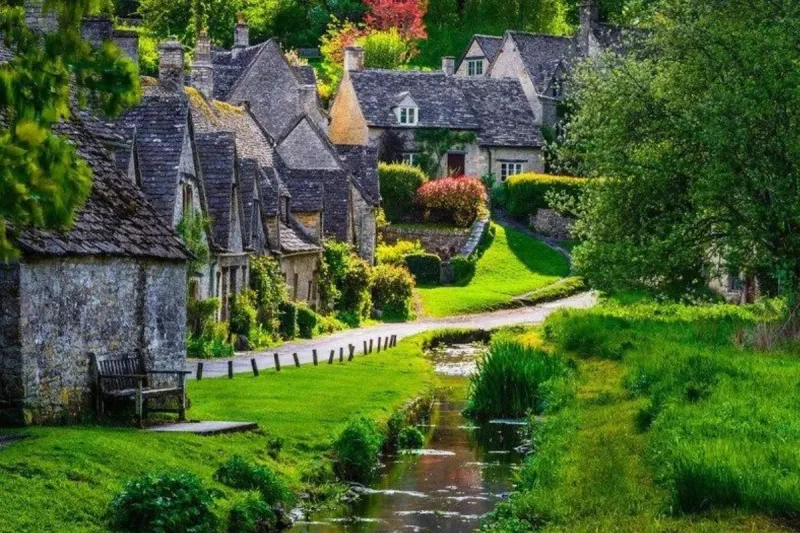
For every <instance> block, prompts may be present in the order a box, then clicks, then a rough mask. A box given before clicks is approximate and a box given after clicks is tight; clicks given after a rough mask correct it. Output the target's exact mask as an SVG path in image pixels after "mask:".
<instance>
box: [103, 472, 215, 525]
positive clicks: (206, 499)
mask: <svg viewBox="0 0 800 533" xmlns="http://www.w3.org/2000/svg"><path fill="white" fill-rule="evenodd" d="M211 506H212V496H211V493H210V492H209V491H208V490H206V489H205V487H203V484H202V482H201V481H200V479H199V478H197V476H195V475H193V474H189V473H164V474H150V475H147V476H144V477H141V478H138V479H134V480H131V481H129V482H128V483H127V484H126V485H125V488H124V489H122V492H121V493H119V494H118V495H117V496H116V497H115V498H114V499H113V500H112V501H111V507H110V514H111V522H112V524H113V526H114V527H115V528H116V529H118V530H121V531H136V532H138V531H153V532H158V533H171V532H175V533H179V532H184V531H192V532H197V533H204V532H212V531H215V530H216V526H217V524H216V517H215V516H214V513H213V512H212V511H211Z"/></svg>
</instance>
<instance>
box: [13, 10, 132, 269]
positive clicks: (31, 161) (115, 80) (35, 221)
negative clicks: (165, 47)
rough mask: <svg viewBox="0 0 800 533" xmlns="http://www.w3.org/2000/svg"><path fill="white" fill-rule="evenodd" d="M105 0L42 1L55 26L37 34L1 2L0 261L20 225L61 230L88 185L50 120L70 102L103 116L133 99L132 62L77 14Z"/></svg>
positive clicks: (87, 175) (85, 171) (87, 174)
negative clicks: (87, 29) (94, 41)
mask: <svg viewBox="0 0 800 533" xmlns="http://www.w3.org/2000/svg"><path fill="white" fill-rule="evenodd" d="M102 7H107V6H106V5H105V4H104V3H101V2H96V1H92V0H78V1H76V0H69V1H67V0H47V1H46V2H45V3H44V9H45V11H47V12H52V13H54V14H55V15H56V17H57V21H58V31H56V32H52V33H49V34H47V35H44V36H41V35H39V34H37V33H35V32H33V31H31V30H30V29H29V28H28V27H27V25H26V23H25V12H24V10H23V8H21V7H10V6H8V5H5V6H4V7H0V35H2V39H3V44H4V45H5V46H6V47H7V48H8V49H10V50H12V51H13V52H14V56H13V58H12V59H11V60H10V61H8V62H7V63H3V64H0V109H2V111H1V112H0V260H8V259H9V258H13V257H16V256H17V255H18V253H19V252H18V250H17V249H16V248H15V246H14V244H13V242H12V241H13V233H14V232H15V231H18V230H19V229H21V228H22V227H29V228H43V229H66V228H68V227H69V226H70V224H71V223H72V221H73V217H74V213H75V211H76V210H77V209H78V208H80V207H81V206H82V205H83V203H84V201H85V200H86V198H87V197H88V195H89V192H90V190H91V182H92V174H91V170H90V169H89V166H88V165H87V164H86V163H85V162H84V161H83V160H82V159H81V158H80V156H79V155H78V153H77V151H76V149H75V147H74V145H73V144H72V143H70V142H69V140H68V139H66V138H65V137H63V136H61V135H59V134H58V133H56V132H54V131H53V129H52V128H53V126H54V125H56V124H57V123H59V122H61V121H65V120H68V119H69V117H70V115H71V108H72V107H74V106H78V107H87V106H90V107H92V108H93V109H96V110H99V111H102V112H104V113H105V114H107V115H114V114H118V113H120V112H121V111H122V110H123V109H124V108H125V107H127V106H129V105H132V104H134V103H136V101H137V100H138V97H139V78H138V71H137V69H136V66H135V65H134V64H133V63H132V62H131V61H130V60H129V59H128V58H127V57H125V56H124V54H123V53H122V52H121V51H120V50H119V48H117V47H116V46H114V45H112V44H110V43H105V44H103V45H101V46H99V47H96V48H95V47H92V46H91V45H90V44H89V43H87V42H85V41H84V40H83V39H82V37H81V20H82V17H83V16H84V15H85V14H89V13H93V12H97V10H99V9H100V8H102Z"/></svg>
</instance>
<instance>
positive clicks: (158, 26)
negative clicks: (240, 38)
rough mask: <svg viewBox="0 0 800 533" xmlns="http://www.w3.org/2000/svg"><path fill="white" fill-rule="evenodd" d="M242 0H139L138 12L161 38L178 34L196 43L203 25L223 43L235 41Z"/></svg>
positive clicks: (215, 39) (183, 39)
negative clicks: (236, 24) (237, 16)
mask: <svg viewBox="0 0 800 533" xmlns="http://www.w3.org/2000/svg"><path fill="white" fill-rule="evenodd" d="M243 7H244V6H243V2H242V1H241V0H170V1H169V2H164V1H163V0H139V9H138V11H137V12H138V13H139V15H141V17H142V20H143V22H144V25H145V27H147V29H148V30H150V31H151V32H153V34H154V35H155V36H157V37H158V38H160V39H167V38H171V37H175V38H177V39H179V40H180V41H181V42H183V43H185V44H187V45H193V44H194V42H195V40H196V38H197V34H198V32H199V31H200V28H205V29H206V30H207V31H208V35H209V37H211V39H212V40H213V41H214V42H216V43H219V44H221V45H223V46H231V45H232V44H233V25H234V24H235V23H236V13H237V12H239V11H241V10H242V9H243Z"/></svg>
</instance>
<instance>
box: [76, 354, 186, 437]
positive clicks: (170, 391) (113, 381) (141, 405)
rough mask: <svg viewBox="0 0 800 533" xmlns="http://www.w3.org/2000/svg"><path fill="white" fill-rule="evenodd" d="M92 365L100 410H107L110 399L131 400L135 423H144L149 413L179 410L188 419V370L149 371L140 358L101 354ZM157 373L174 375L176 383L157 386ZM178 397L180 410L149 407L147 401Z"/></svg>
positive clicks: (98, 410)
mask: <svg viewBox="0 0 800 533" xmlns="http://www.w3.org/2000/svg"><path fill="white" fill-rule="evenodd" d="M91 358H92V364H93V366H94V370H95V375H96V376H97V413H98V415H101V414H104V413H105V404H106V401H107V400H132V401H133V402H134V405H135V408H136V422H137V423H138V424H139V425H140V426H141V425H142V421H143V420H144V418H145V416H146V414H147V413H148V412H161V413H164V412H167V413H177V414H178V419H179V420H181V421H183V420H185V419H186V376H187V374H191V371H185V370H146V369H145V368H144V365H143V364H142V361H141V359H140V358H139V357H138V356H136V355H133V356H128V357H119V356H117V357H98V356H96V355H94V354H93V355H92V356H91ZM154 376H175V378H176V380H175V381H176V385H175V386H166V387H161V386H160V387H158V388H154V387H152V386H151V384H152V383H153V380H152V378H153V377H154ZM165 397H176V398H178V402H179V403H178V408H177V409H163V408H159V409H148V408H147V400H148V399H151V398H165Z"/></svg>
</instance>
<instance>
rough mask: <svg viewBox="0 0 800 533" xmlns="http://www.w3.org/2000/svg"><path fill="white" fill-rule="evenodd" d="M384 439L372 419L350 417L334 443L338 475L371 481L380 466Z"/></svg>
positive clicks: (354, 479) (359, 480)
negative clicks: (379, 458) (379, 461)
mask: <svg viewBox="0 0 800 533" xmlns="http://www.w3.org/2000/svg"><path fill="white" fill-rule="evenodd" d="M383 441H384V437H383V434H382V433H381V432H380V430H379V429H378V427H377V426H376V425H375V423H374V422H373V421H372V420H369V419H366V418H353V419H350V420H349V421H348V422H347V426H345V428H344V430H343V431H342V432H341V433H340V434H339V437H338V438H337V439H336V442H334V444H333V450H334V455H335V457H336V473H337V475H338V476H339V477H340V478H342V479H344V480H347V481H358V482H364V481H369V480H370V479H371V478H372V476H373V474H374V473H375V469H376V467H377V466H378V454H379V453H380V451H381V447H382V446H383Z"/></svg>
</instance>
